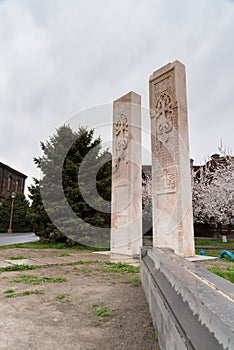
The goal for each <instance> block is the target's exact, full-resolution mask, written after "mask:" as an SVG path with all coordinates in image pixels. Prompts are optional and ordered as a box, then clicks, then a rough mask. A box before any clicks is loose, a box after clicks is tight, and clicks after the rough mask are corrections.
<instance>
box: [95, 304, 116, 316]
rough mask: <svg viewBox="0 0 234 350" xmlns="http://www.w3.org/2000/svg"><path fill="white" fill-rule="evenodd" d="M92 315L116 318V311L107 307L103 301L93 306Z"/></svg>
mask: <svg viewBox="0 0 234 350" xmlns="http://www.w3.org/2000/svg"><path fill="white" fill-rule="evenodd" d="M92 313H93V314H94V315H96V316H100V317H112V316H114V313H115V312H114V310H112V309H111V308H110V307H108V306H105V305H104V303H103V302H102V301H97V302H95V303H93V304H92Z"/></svg>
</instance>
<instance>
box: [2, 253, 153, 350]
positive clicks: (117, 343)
mask: <svg viewBox="0 0 234 350" xmlns="http://www.w3.org/2000/svg"><path fill="white" fill-rule="evenodd" d="M13 257H14V258H15V257H21V258H44V259H48V258H50V259H51V258H56V257H57V258H59V259H60V260H62V259H64V263H63V264H61V265H54V266H41V267H40V268H38V269H35V270H25V271H9V272H1V274H0V281H1V284H0V304H1V316H0V349H1V350H9V349H10V350H22V349H30V350H39V349H40V350H51V349H56V350H62V349H63V350H65V349H66V350H73V349H74V350H80V349H81V350H96V349H98V350H107V349H108V350H112V349H113V350H118V349H121V350H125V349H126V350H131V349H134V350H144V349H145V350H151V349H159V347H158V345H157V339H156V338H157V337H156V334H155V332H154V329H153V327H152V324H151V319H150V315H149V311H148V305H147V302H146V299H145V296H144V293H143V290H142V287H141V285H137V284H138V282H139V273H133V272H125V273H120V272H111V271H110V270H111V268H112V265H108V264H106V263H100V261H102V262H103V261H105V260H107V257H106V256H103V255H101V254H93V253H91V252H82V251H81V252H77V251H72V252H71V251H67V250H56V249H46V250H40V249H32V250H29V249H7V250H1V251H0V260H1V261H3V260H5V259H10V258H13ZM69 259H71V260H72V261H73V262H74V261H80V262H79V263H77V264H74V263H73V264H72V263H70V264H68V263H67V260H69ZM81 261H82V262H83V263H82V262H81ZM97 261H99V262H97ZM62 262H63V260H62ZM22 275H27V276H26V277H25V276H24V277H22ZM28 275H33V276H34V280H32V279H31V283H26V282H29V279H28V278H29V276H28ZM19 277H20V279H21V282H17V280H16V279H17V278H19ZM36 277H43V278H44V279H43V281H40V283H39V284H34V283H36V282H37V281H36ZM45 277H63V278H65V280H64V281H63V282H62V281H61V278H60V280H55V281H54V282H52V281H47V282H46V278H45ZM22 280H23V281H22ZM135 284H136V285H135ZM30 293H38V294H30ZM39 293H41V294H39ZM27 294H29V295H27ZM98 307H99V310H101V311H103V310H106V315H104V316H100V315H97V314H95V310H96V311H97V309H95V308H98Z"/></svg>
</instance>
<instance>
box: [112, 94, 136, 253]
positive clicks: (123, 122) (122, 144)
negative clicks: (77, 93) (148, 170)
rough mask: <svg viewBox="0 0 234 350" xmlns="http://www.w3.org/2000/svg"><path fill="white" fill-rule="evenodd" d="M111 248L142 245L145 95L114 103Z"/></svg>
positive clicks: (131, 249)
mask: <svg viewBox="0 0 234 350" xmlns="http://www.w3.org/2000/svg"><path fill="white" fill-rule="evenodd" d="M113 109H114V113H113V139H112V205H111V252H112V253H116V254H126V255H134V254H139V253H140V247H141V246H142V164H141V96H140V95H138V94H136V93H135V92H132V91H131V92H129V93H128V94H126V95H124V96H122V97H121V98H119V99H118V100H116V101H114V105H113Z"/></svg>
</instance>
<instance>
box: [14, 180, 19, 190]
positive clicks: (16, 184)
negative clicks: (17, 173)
mask: <svg viewBox="0 0 234 350" xmlns="http://www.w3.org/2000/svg"><path fill="white" fill-rule="evenodd" d="M18 191H19V180H16V182H15V192H18Z"/></svg>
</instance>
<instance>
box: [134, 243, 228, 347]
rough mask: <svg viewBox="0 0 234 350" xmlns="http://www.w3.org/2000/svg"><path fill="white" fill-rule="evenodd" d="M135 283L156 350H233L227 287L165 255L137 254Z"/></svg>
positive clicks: (159, 252)
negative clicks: (140, 289)
mask: <svg viewBox="0 0 234 350" xmlns="http://www.w3.org/2000/svg"><path fill="white" fill-rule="evenodd" d="M141 280H142V285H143V288H144V291H145V295H146V298H147V300H148V303H149V308H150V313H151V316H152V320H153V323H154V326H155V328H156V330H157V333H158V341H159V345H160V348H161V350H164V349H165V350H184V349H196V350H216V349H217V350H218V349H229V350H231V349H232V350H233V349H234V303H233V301H234V288H233V284H232V283H230V282H228V281H226V280H224V279H222V278H220V277H218V276H216V275H214V274H212V273H211V272H209V271H207V270H204V269H203V268H201V267H200V266H199V265H196V264H195V263H191V262H189V261H187V260H185V259H183V258H181V257H179V256H178V255H175V254H174V253H173V252H172V250H169V249H161V248H160V249H159V248H158V249H156V248H154V249H148V250H147V249H144V248H143V249H142V251H141Z"/></svg>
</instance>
